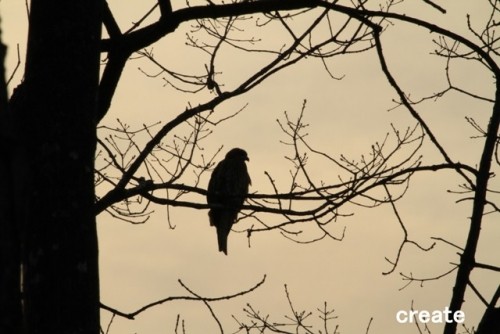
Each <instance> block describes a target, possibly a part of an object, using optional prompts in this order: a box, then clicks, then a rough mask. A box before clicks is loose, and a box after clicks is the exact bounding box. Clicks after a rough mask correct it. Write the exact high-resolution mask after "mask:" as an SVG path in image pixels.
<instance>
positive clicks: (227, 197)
mask: <svg viewBox="0 0 500 334" xmlns="http://www.w3.org/2000/svg"><path fill="white" fill-rule="evenodd" d="M246 161H250V160H249V159H248V155H247V152H246V151H245V150H243V149H241V148H233V149H231V150H230V151H228V152H227V154H226V156H225V158H224V159H223V160H221V161H220V162H219V163H218V164H217V166H216V167H215V169H214V170H213V172H212V175H211V177H210V181H209V183H208V189H207V203H208V204H209V206H210V211H209V212H208V217H209V220H210V225H211V226H215V229H216V230H217V241H218V244H219V251H220V252H223V253H224V254H226V255H227V237H228V235H229V232H230V231H231V227H232V226H233V224H234V223H235V222H236V219H237V218H238V213H239V212H240V210H241V207H242V206H243V202H244V201H245V198H246V196H247V195H248V188H249V186H250V185H251V184H252V180H251V179H250V175H248V170H247V165H246V163H245V162H246Z"/></svg>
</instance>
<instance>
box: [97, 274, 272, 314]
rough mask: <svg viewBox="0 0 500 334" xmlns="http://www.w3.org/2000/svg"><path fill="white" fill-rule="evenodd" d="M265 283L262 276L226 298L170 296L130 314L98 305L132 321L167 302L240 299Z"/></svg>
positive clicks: (264, 277)
mask: <svg viewBox="0 0 500 334" xmlns="http://www.w3.org/2000/svg"><path fill="white" fill-rule="evenodd" d="M265 281H266V275H264V276H263V277H262V279H261V280H260V281H259V282H258V283H257V284H255V285H254V286H252V287H251V288H249V289H247V290H243V291H240V292H236V293H233V294H231V295H226V296H221V297H193V296H172V297H166V298H163V299H160V300H157V301H155V302H152V303H149V304H147V305H144V306H142V307H141V308H139V309H137V310H136V311H133V312H130V313H126V312H122V311H119V310H117V309H115V308H113V307H110V306H107V305H105V304H103V303H100V307H101V309H103V310H106V311H109V312H111V313H113V314H115V315H117V316H120V317H122V318H127V319H131V320H133V319H134V318H135V317H136V316H137V315H139V314H140V313H142V312H144V311H146V310H148V309H150V308H152V307H154V306H158V305H161V304H164V303H167V302H171V301H177V300H189V301H197V302H204V303H206V302H216V301H221V300H229V299H233V298H236V297H240V296H243V295H246V294H248V293H250V292H252V291H254V290H256V289H257V288H258V287H260V286H261V285H262V284H264V282H265ZM179 283H180V284H181V285H182V286H184V284H183V283H182V282H181V281H180V280H179Z"/></svg>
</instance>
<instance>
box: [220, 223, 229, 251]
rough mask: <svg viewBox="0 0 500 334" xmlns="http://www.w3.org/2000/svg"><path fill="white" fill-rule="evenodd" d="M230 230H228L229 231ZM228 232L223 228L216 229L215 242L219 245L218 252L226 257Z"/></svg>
mask: <svg viewBox="0 0 500 334" xmlns="http://www.w3.org/2000/svg"><path fill="white" fill-rule="evenodd" d="M229 230H230V229H229ZM229 230H226V229H224V228H218V229H217V242H218V243H219V252H224V254H226V255H227V237H228V236H229Z"/></svg>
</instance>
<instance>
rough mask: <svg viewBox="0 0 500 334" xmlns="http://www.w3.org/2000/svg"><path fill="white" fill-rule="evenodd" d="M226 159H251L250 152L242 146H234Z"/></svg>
mask: <svg viewBox="0 0 500 334" xmlns="http://www.w3.org/2000/svg"><path fill="white" fill-rule="evenodd" d="M226 159H234V160H239V161H249V160H250V159H248V154H247V152H246V151H245V150H243V149H241V148H233V149H232V150H230V151H229V152H227V154H226Z"/></svg>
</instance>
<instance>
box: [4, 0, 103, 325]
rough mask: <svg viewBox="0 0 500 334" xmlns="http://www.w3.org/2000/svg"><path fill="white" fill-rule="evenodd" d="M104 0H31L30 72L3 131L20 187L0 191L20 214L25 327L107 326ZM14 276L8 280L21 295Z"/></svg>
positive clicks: (14, 182) (16, 216) (15, 236)
mask: <svg viewBox="0 0 500 334" xmlns="http://www.w3.org/2000/svg"><path fill="white" fill-rule="evenodd" d="M100 4H101V1H100V0H86V1H67V0H45V1H41V0H32V1H31V10H30V27H29V35H28V48H27V50H28V51H27V57H26V68H25V78H24V81H23V83H22V84H21V85H20V86H19V87H18V88H17V89H16V90H15V92H14V94H13V96H12V98H11V100H10V104H9V110H8V111H2V114H3V116H2V118H1V120H2V122H3V123H4V125H5V123H7V124H8V126H6V127H3V128H5V129H6V130H5V131H4V134H3V136H2V137H7V138H9V140H10V141H11V143H12V144H11V145H9V147H8V148H4V149H5V150H7V152H5V153H6V154H5V155H4V156H6V157H7V159H6V160H8V163H5V164H4V163H2V165H3V167H2V168H3V169H2V172H6V173H8V174H9V175H7V179H8V180H10V181H9V182H10V183H11V184H10V187H11V191H10V193H8V194H7V193H6V192H0V196H3V197H4V196H8V197H10V198H11V199H13V200H12V201H11V202H9V203H12V205H11V206H10V207H9V208H10V209H11V211H12V212H13V214H12V215H11V216H12V221H11V222H10V221H9V220H8V219H4V217H0V218H2V221H0V224H2V231H7V232H8V233H10V236H9V237H4V236H2V237H0V238H1V239H0V240H1V241H2V246H3V247H11V248H12V251H14V252H16V251H17V252H18V253H20V256H19V259H20V260H17V263H15V264H14V265H13V264H10V269H11V271H13V272H14V273H15V272H16V270H18V268H19V267H20V264H22V271H23V275H22V281H23V282H22V283H23V284H22V285H23V291H22V294H23V301H22V304H20V303H19V301H18V302H17V305H11V306H10V307H11V308H10V309H9V312H8V313H10V314H11V315H15V314H16V312H18V310H19V305H22V312H23V313H22V323H19V322H18V323H17V324H16V323H13V324H9V326H11V328H13V329H15V330H16V332H19V331H21V329H20V328H21V327H22V328H23V331H24V332H25V333H30V334H31V333H58V334H60V333H68V334H69V333H86V334H87V333H88V334H98V333H99V281H98V258H97V256H98V250H97V234H96V226H95V214H94V209H93V205H94V200H95V198H94V178H93V172H94V167H93V165H94V153H95V145H96V134H95V131H96V124H95V117H96V113H97V106H98V103H97V91H98V79H99V40H100V27H101V20H100V10H101V5H100ZM2 178H3V176H2ZM4 199H5V198H0V201H3V200H4ZM6 218H9V217H8V216H6ZM6 240H16V241H17V242H16V244H15V245H11V244H6V243H5V241H6ZM4 245H5V246H4ZM13 255H15V254H13ZM13 259H16V257H15V256H13ZM19 261H20V262H19ZM2 264H3V263H2ZM16 268H17V269H16ZM13 277H16V279H17V282H16V281H15V280H14V282H10V281H9V282H8V283H10V287H12V288H14V290H15V291H16V292H17V294H18V295H19V289H18V288H16V287H19V285H20V284H19V275H17V276H16V275H13ZM3 283H4V282H2V284H3ZM2 292H3V291H2ZM6 305H7V304H6ZM18 313H19V312H18ZM2 332H4V331H3V330H2ZM9 332H10V333H12V331H9Z"/></svg>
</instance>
